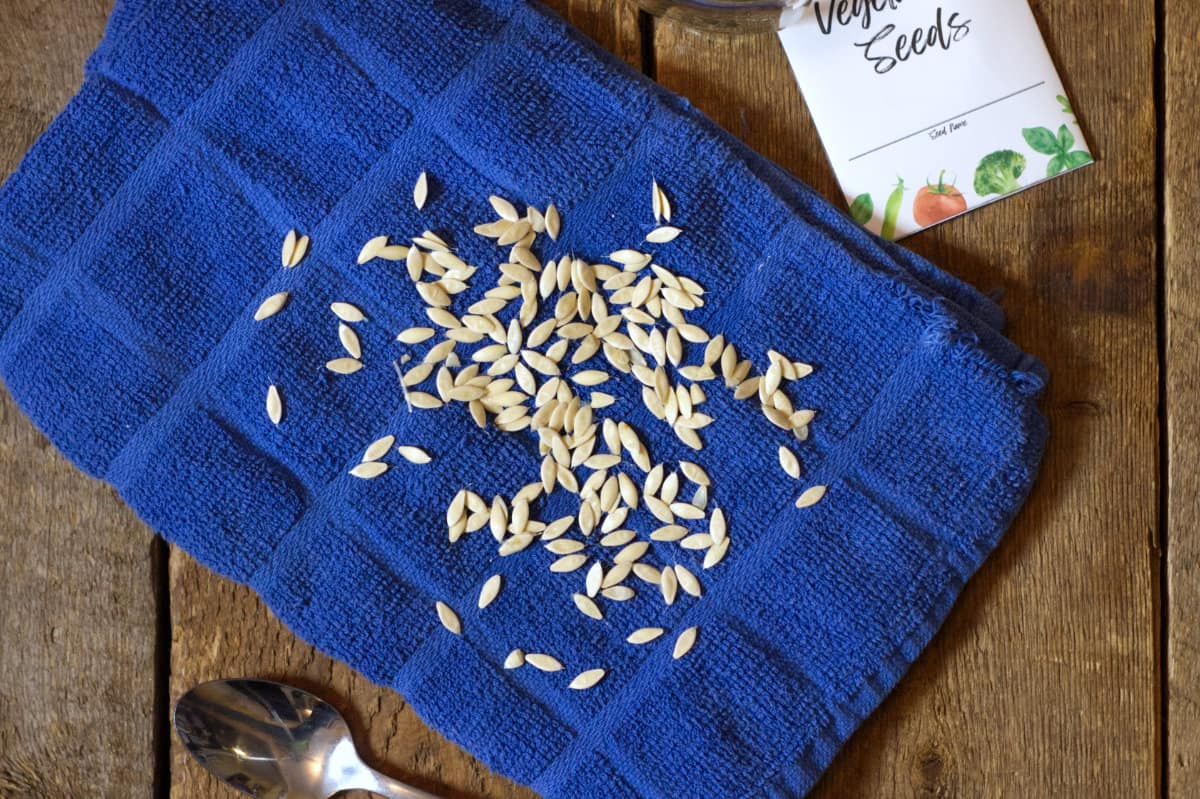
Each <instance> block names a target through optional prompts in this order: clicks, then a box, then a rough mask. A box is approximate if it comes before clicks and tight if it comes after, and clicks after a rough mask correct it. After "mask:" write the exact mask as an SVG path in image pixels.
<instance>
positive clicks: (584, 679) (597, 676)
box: [570, 669, 608, 691]
mask: <svg viewBox="0 0 1200 799" xmlns="http://www.w3.org/2000/svg"><path fill="white" fill-rule="evenodd" d="M606 674H608V672H607V671H606V670H604V669H588V670H587V671H585V672H581V673H580V674H579V675H578V676H577V677H576V678H575V679H573V680H571V686H570V687H571V688H573V689H575V690H576V691H583V690H586V689H588V688H591V687H592V686H594V685H595V684H596V683H598V682H600V681H601V680H603V679H604V675H606Z"/></svg>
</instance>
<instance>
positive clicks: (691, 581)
mask: <svg viewBox="0 0 1200 799" xmlns="http://www.w3.org/2000/svg"><path fill="white" fill-rule="evenodd" d="M675 578H676V579H677V580H678V581H679V587H680V588H682V589H683V590H684V591H686V592H687V593H689V594H691V595H692V596H694V597H698V596H700V595H701V594H702V593H703V591H702V590H701V588H700V581H699V580H698V579H696V575H694V574H692V573H691V572H690V571H688V569H687V567H685V566H682V565H680V564H678V563H676V564H675Z"/></svg>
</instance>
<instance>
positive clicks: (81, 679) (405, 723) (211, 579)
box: [0, 0, 1200, 799]
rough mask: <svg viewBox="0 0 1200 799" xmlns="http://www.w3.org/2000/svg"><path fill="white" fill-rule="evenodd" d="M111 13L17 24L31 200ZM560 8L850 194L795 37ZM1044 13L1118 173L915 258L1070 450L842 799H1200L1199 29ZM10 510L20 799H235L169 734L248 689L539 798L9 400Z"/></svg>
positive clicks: (5, 791) (1108, 2)
mask: <svg viewBox="0 0 1200 799" xmlns="http://www.w3.org/2000/svg"><path fill="white" fill-rule="evenodd" d="M108 5H109V0H59V2H55V3H42V2H37V1H36V0H7V1H6V2H5V3H4V4H3V9H2V10H0V98H2V99H3V108H4V111H3V112H0V134H2V135H0V164H2V168H3V170H4V172H5V173H7V172H8V171H10V170H12V169H13V168H14V167H15V166H16V165H17V162H18V160H19V158H20V156H21V154H22V153H23V152H24V151H25V150H26V149H27V148H28V147H29V145H30V144H32V143H33V141H34V139H35V138H36V137H37V135H38V134H39V133H40V132H41V131H42V130H43V129H44V127H45V126H46V124H47V123H48V122H49V121H50V119H51V118H52V117H53V116H54V114H55V113H56V112H57V111H58V110H59V109H60V108H61V107H62V105H63V104H64V103H65V102H66V101H67V99H68V98H69V97H70V95H71V93H72V92H73V91H74V89H75V88H76V87H77V85H78V84H79V81H80V65H81V64H82V62H83V59H84V57H85V56H86V54H87V53H88V52H89V51H90V49H91V48H92V47H93V46H94V45H95V44H96V42H97V40H98V39H99V37H100V35H101V31H102V26H103V24H104V20H105V15H106V13H107V11H108ZM552 5H554V6H556V7H557V8H559V10H561V11H562V12H563V13H565V14H566V15H567V16H568V17H569V18H570V19H571V20H572V21H573V22H574V23H575V24H577V25H578V26H580V27H581V28H583V29H584V30H585V31H586V32H587V33H588V34H590V35H591V36H593V37H595V38H596V39H597V40H598V41H599V42H600V43H601V44H603V45H604V46H605V47H607V48H610V49H612V50H613V51H615V52H616V53H618V54H619V55H620V57H621V58H623V59H625V60H626V61H628V62H629V63H630V64H632V65H633V66H635V67H636V68H639V69H642V70H644V71H645V72H646V73H647V74H649V75H651V76H652V77H654V78H655V79H656V80H658V81H659V82H660V83H662V84H663V85H665V86H668V87H670V88H671V89H674V90H676V91H678V92H681V93H682V94H684V95H686V96H688V97H690V98H691V99H692V100H693V102H694V103H695V104H696V105H698V106H699V107H700V108H702V109H703V110H704V111H706V112H707V113H708V114H710V115H711V116H712V117H714V118H715V119H716V120H717V121H718V122H719V123H720V124H722V125H724V126H725V127H726V128H727V129H728V130H730V131H731V132H732V133H734V134H735V135H737V136H740V137H741V138H743V139H745V140H746V141H747V142H749V143H750V144H751V145H752V146H754V147H756V148H758V149H759V150H761V151H762V152H764V153H766V154H767V155H768V156H770V157H771V158H774V159H775V160H777V161H778V162H779V163H781V164H783V165H784V166H785V167H787V168H788V169H790V170H792V171H793V172H795V173H796V174H797V175H799V176H801V177H802V178H804V179H805V180H807V181H809V182H810V183H812V184H813V185H815V186H816V187H817V188H818V189H819V190H821V191H823V192H824V193H825V194H826V195H828V196H830V197H836V196H837V194H838V192H837V191H836V190H835V185H834V181H833V178H832V175H831V172H830V169H829V166H828V164H827V162H826V160H825V157H824V155H823V153H822V151H821V147H820V145H819V144H818V142H817V140H816V139H815V138H814V134H813V130H812V126H811V123H810V120H809V117H808V115H807V112H806V111H805V108H804V105H803V103H802V101H801V98H800V96H799V94H798V92H797V90H796V88H795V85H794V83H793V81H792V79H791V76H790V74H789V72H788V70H787V66H786V63H785V61H784V57H783V53H782V52H781V50H780V47H779V45H778V43H777V42H776V41H775V40H774V38H773V37H771V36H762V37H757V38H740V39H722V38H713V37H710V36H704V35H700V34H697V33H693V32H689V31H688V30H685V29H683V28H681V27H679V26H678V25H676V24H672V23H666V22H662V21H654V20H651V19H649V18H646V17H639V15H638V13H637V12H636V10H635V9H633V8H632V7H631V6H628V5H624V4H621V3H613V2H611V0H555V2H553V3H552ZM1035 7H1036V11H1037V13H1038V16H1039V19H1040V21H1041V24H1042V29H1043V31H1044V33H1045V34H1046V36H1047V38H1048V39H1049V42H1050V45H1051V49H1052V51H1053V52H1054V54H1055V56H1056V58H1057V61H1058V64H1059V66H1060V68H1061V70H1062V72H1063V74H1064V76H1065V77H1066V80H1067V83H1068V86H1069V89H1070V92H1071V93H1072V96H1073V99H1074V100H1075V106H1076V108H1078V109H1080V115H1081V120H1082V122H1083V124H1084V126H1085V128H1086V129H1087V131H1088V133H1089V136H1090V139H1091V142H1092V144H1093V147H1094V149H1095V151H1096V152H1097V154H1098V156H1099V163H1098V164H1097V165H1096V166H1094V167H1091V168H1089V169H1086V170H1083V171H1081V172H1079V173H1075V174H1072V175H1070V176H1068V177H1066V178H1064V179H1062V180H1061V181H1058V182H1056V183H1054V184H1053V185H1052V186H1045V187H1041V188H1038V189H1035V190H1033V191H1030V192H1027V193H1024V194H1021V195H1019V196H1017V197H1013V198H1011V199H1008V200H1005V201H1004V202H1002V203H999V204H997V205H994V206H991V207H989V208H986V209H983V210H980V211H978V212H976V213H973V214H970V215H969V216H967V217H965V218H963V219H960V220H956V221H954V222H951V223H949V224H947V225H944V226H942V227H939V228H937V229H936V230H934V231H930V232H926V233H924V234H921V235H919V236H917V237H915V238H913V239H911V240H910V241H909V242H908V243H909V245H910V246H911V247H913V248H914V249H916V250H917V251H919V252H920V253H922V254H924V255H926V256H929V257H930V258H932V259H933V260H934V261H936V262H938V263H939V264H941V265H943V266H944V267H945V268H947V269H949V270H950V271H952V272H954V273H955V274H957V275H959V276H961V277H963V278H965V279H967V280H968V281H971V282H973V283H974V284H976V285H978V286H981V287H982V288H984V289H985V290H990V289H1002V290H1003V291H1004V293H1005V300H1004V305H1005V307H1006V308H1007V310H1008V312H1009V314H1010V317H1011V325H1010V328H1009V332H1010V334H1011V336H1012V337H1013V338H1014V339H1015V340H1016V341H1017V342H1018V343H1019V344H1021V345H1022V346H1023V347H1025V348H1026V349H1028V350H1030V351H1032V352H1034V353H1036V354H1037V355H1039V356H1040V357H1041V358H1043V359H1044V360H1045V361H1046V363H1047V364H1048V365H1049V367H1050V370H1051V372H1052V374H1053V382H1052V383H1051V386H1050V390H1049V393H1048V395H1047V397H1046V399H1045V409H1046V412H1047V413H1048V414H1049V417H1050V420H1051V426H1052V431H1053V437H1052V439H1051V442H1050V447H1049V452H1048V453H1047V456H1046V460H1045V465H1044V468H1043V471H1042V477H1041V479H1040V481H1039V483H1038V485H1037V488H1036V490H1035V491H1034V494H1033V496H1032V498H1031V499H1030V501H1029V504H1028V506H1027V507H1026V509H1025V510H1024V511H1023V512H1022V514H1021V516H1020V518H1019V519H1018V521H1017V523H1016V525H1015V526H1014V527H1013V529H1012V531H1011V532H1010V533H1009V534H1008V536H1007V538H1005V540H1004V542H1003V543H1002V544H1001V546H1000V548H999V550H998V551H997V553H996V554H995V555H994V556H993V557H992V558H991V560H990V561H989V562H988V563H987V565H986V566H985V567H984V568H983V570H982V571H981V572H980V574H979V576H978V577H976V578H975V580H974V581H973V582H972V583H971V584H970V585H969V587H968V588H967V590H966V592H965V594H964V595H963V597H962V600H961V602H960V603H959V605H958V607H957V609H956V610H955V611H954V612H953V614H952V615H951V617H950V620H949V622H948V623H947V624H946V627H945V629H944V630H943V631H942V632H941V633H940V634H939V635H938V636H937V638H936V639H935V640H934V642H933V644H932V645H931V646H930V647H929V650H928V651H927V652H926V653H925V654H924V655H923V656H922V657H921V658H920V659H919V660H918V661H917V663H916V665H915V666H914V667H913V669H912V671H911V672H910V673H909V675H908V676H907V677H906V678H905V679H904V681H903V682H902V683H901V684H900V686H899V687H898V688H897V689H896V691H895V693H894V694H893V695H892V696H891V698H890V699H888V700H887V702H886V703H885V704H884V706H883V707H882V708H881V709H880V710H879V711H878V712H877V713H876V714H875V715H874V716H873V717H872V718H871V719H870V720H869V721H868V723H867V724H866V725H865V726H864V728H863V729H862V730H861V731H860V732H859V733H858V734H857V735H856V736H855V737H854V738H853V740H852V741H851V742H850V743H849V745H848V746H847V747H846V749H845V750H844V751H843V752H842V754H841V755H840V756H839V757H838V758H837V760H836V761H835V763H834V764H833V767H832V768H831V769H830V770H829V772H828V774H827V776H826V777H825V779H824V780H823V782H822V783H821V785H820V787H819V788H818V789H817V790H816V791H815V794H814V795H815V796H818V797H843V796H848V797H890V796H929V797H955V796H963V797H977V796H996V797H999V796H1003V797H1009V796H1014V797H1015V796H1030V797H1048V796H1054V797H1088V798H1089V799H1091V798H1092V797H1122V798H1123V799H1124V798H1125V797H1148V796H1171V797H1179V798H1180V799H1183V798H1184V797H1193V796H1197V795H1200V507H1198V500H1197V496H1198V494H1200V477H1198V474H1200V471H1198V470H1197V467H1196V459H1197V457H1198V456H1200V440H1198V438H1197V432H1198V431H1197V429H1196V418H1197V412H1198V411H1200V407H1198V406H1200V383H1198V381H1200V357H1198V356H1200V337H1198V336H1197V333H1196V325H1197V322H1198V321H1200V320H1198V317H1200V271H1198V270H1200V263H1197V257H1196V254H1195V253H1196V247H1197V246H1200V234H1198V233H1197V231H1198V230H1200V225H1198V222H1200V216H1198V215H1197V214H1196V211H1195V209H1194V208H1193V206H1192V204H1191V202H1192V201H1197V200H1200V170H1198V169H1197V160H1198V159H1200V146H1198V144H1197V142H1198V141H1200V136H1198V135H1197V133H1196V131H1195V127H1196V124H1197V123H1198V122H1200V113H1198V112H1197V110H1196V109H1197V107H1198V104H1200V74H1198V72H1200V70H1198V69H1197V64H1198V63H1200V61H1198V60H1197V52H1196V51H1197V47H1198V46H1200V42H1198V41H1197V31H1198V30H1200V6H1197V5H1196V3H1195V2H1194V0H1158V3H1157V9H1155V8H1153V7H1152V6H1151V4H1149V3H1128V2H1125V0H1059V2H1057V3H1050V2H1040V1H1039V2H1036V3H1035ZM1156 10H1157V13H1156ZM0 501H2V502H3V504H4V506H5V509H6V510H5V514H4V522H3V525H2V529H0V675H2V677H0V797H37V798H38V799H44V798H45V797H76V796H113V797H135V796H151V795H153V796H164V795H167V794H168V793H169V794H170V795H172V796H177V797H202V796H205V797H206V796H213V797H217V796H229V795H231V794H228V793H224V792H222V791H220V790H219V789H218V787H217V785H216V783H215V782H214V781H213V780H212V779H211V778H209V777H208V776H207V775H206V774H205V773H204V772H202V771H201V770H200V769H199V768H198V767H197V766H195V765H194V764H193V763H191V762H190V761H189V760H188V758H187V757H186V756H185V755H184V754H183V753H182V752H181V751H180V748H179V746H178V745H177V744H176V742H175V739H174V737H173V736H172V735H171V733H170V730H169V728H168V722H167V719H168V709H169V703H170V701H171V700H172V699H173V698H174V697H175V696H177V695H178V694H179V693H180V692H181V691H182V690H184V689H186V688H187V687H188V686H191V685H192V684H194V683H195V682H197V681H199V680H204V679H208V678H213V677H219V676H229V675H237V674H256V675H262V676H267V677H277V678H282V679H286V680H289V681H292V682H296V683H299V684H301V685H304V686H307V687H310V688H313V689H316V690H318V691H320V692H321V693H322V694H324V695H326V696H328V697H331V698H333V699H334V700H335V701H336V702H337V703H338V704H339V705H340V706H341V707H342V708H344V709H345V710H346V711H347V712H348V714H349V715H350V717H351V719H352V722H353V725H354V727H355V728H356V729H357V730H359V731H361V739H360V740H361V742H362V743H363V744H364V745H365V747H366V750H367V753H368V755H369V757H370V759H371V760H373V761H374V762H376V763H377V764H378V765H380V766H381V767H383V768H385V769H386V770H389V771H391V772H393V773H395V774H397V775H398V776H403V777H406V778H409V779H411V780H412V781H414V782H417V783H419V784H421V785H423V786H426V787H429V788H431V789H435V790H438V791H441V792H443V794H444V795H446V796H450V797H459V798H460V799H466V798H467V797H528V796H531V793H530V792H529V791H528V790H526V789H523V788H520V787H517V786H514V785H512V784H510V783H508V782H507V781H505V780H503V779H501V778H498V777H496V776H494V775H492V774H490V773H489V772H488V771H487V770H486V769H485V768H483V767H482V766H480V765H479V764H477V763H476V762H475V761H474V760H473V759H472V758H471V757H470V756H468V755H466V754H464V753H463V752H461V751H459V750H458V749H456V748H455V747H454V746H452V745H450V744H448V743H447V742H445V741H444V740H443V739H442V738H440V737H439V736H438V735H436V734H434V733H432V732H430V731H429V730H427V729H426V728H425V727H424V726H423V725H422V724H421V722H420V721H418V719H417V718H416V716H415V715H414V713H413V712H412V711H411V710H410V709H409V708H408V707H407V706H406V705H405V702H404V699H403V698H402V697H400V696H397V695H396V694H395V693H392V692H391V691H387V690H383V689H380V688H377V687H375V686H373V685H371V684H369V683H367V682H366V680H364V679H363V678H362V677H359V676H358V675H356V674H355V673H353V672H352V671H351V670H350V669H348V668H346V667H345V666H342V665H339V664H337V663H334V662H332V661H330V660H329V659H328V658H326V657H323V656H321V655H319V654H317V653H315V652H314V651H313V650H312V649H311V648H310V647H309V646H307V645H305V644H303V643H301V642H300V641H298V640H296V639H295V638H294V637H293V636H292V635H291V634H290V633H288V632H287V631H286V630H285V629H284V628H283V627H282V626H281V625H280V624H279V623H278V622H277V621H275V620H274V619H273V618H272V617H271V616H270V615H269V614H268V613H267V612H266V611H265V610H264V609H263V606H262V605H261V604H260V603H259V602H258V600H257V599H256V598H255V597H254V596H253V595H252V594H251V593H250V592H249V591H248V590H247V589H245V588H242V587H239V586H236V585H234V584H232V583H229V582H226V581H224V580H222V579H219V578H217V577H215V576H213V575H212V574H210V573H209V572H207V571H205V570H204V569H203V568H201V567H199V566H197V564H196V563H195V562H193V561H192V559H191V558H189V557H188V556H187V555H185V554H184V553H182V552H180V551H178V550H174V549H169V548H168V547H167V546H166V545H165V544H163V543H162V542H161V541H160V540H158V539H156V538H155V537H154V536H153V535H152V534H151V532H150V530H148V529H147V528H146V527H145V526H144V525H142V524H141V523H140V522H139V521H138V520H137V519H136V518H135V517H134V515H133V514H132V513H131V512H130V511H129V510H128V509H127V508H125V507H124V506H123V505H122V504H121V502H120V501H118V499H117V497H116V496H115V495H114V493H113V492H112V491H111V490H110V489H109V488H107V487H105V486H103V485H101V484H99V483H96V482H92V481H90V480H88V479H86V478H84V477H83V476H82V475H80V474H78V473H77V472H76V471H75V470H74V469H72V468H71V467H70V466H69V465H68V464H67V462H66V461H65V460H64V459H63V458H62V457H61V456H60V455H58V454H57V453H56V452H55V451H54V450H53V449H52V448H51V447H50V445H49V444H48V443H47V442H46V440H45V439H44V438H43V437H42V436H41V435H39V434H38V433H37V432H36V431H35V430H34V429H33V427H32V425H31V424H30V423H29V422H28V421H27V420H26V419H25V418H24V417H23V416H22V415H21V414H20V412H19V411H18V410H17V409H16V408H15V406H14V405H13V403H12V402H11V401H10V400H8V399H7V397H5V398H3V399H2V400H0Z"/></svg>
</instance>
